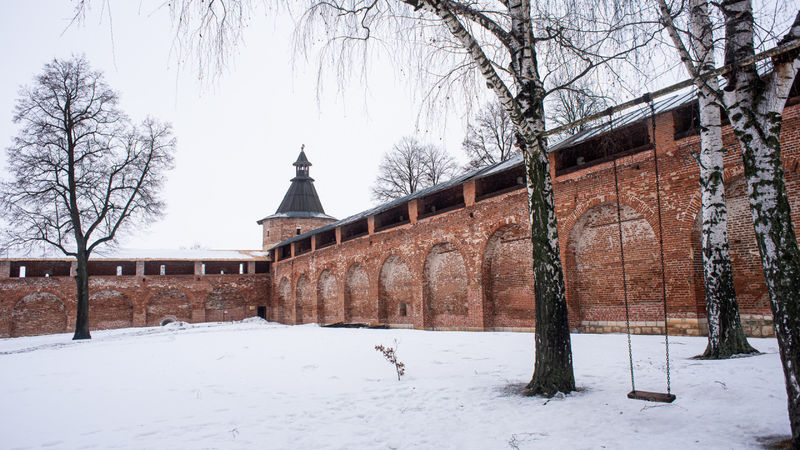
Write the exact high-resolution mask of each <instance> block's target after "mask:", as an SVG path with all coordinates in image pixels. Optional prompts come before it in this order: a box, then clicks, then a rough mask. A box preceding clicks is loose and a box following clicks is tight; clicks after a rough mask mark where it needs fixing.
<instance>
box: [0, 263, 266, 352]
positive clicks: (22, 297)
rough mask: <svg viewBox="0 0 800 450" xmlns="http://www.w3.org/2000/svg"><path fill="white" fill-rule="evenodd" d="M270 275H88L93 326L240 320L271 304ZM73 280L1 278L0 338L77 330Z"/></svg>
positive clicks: (91, 322)
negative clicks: (258, 308) (225, 312)
mask: <svg viewBox="0 0 800 450" xmlns="http://www.w3.org/2000/svg"><path fill="white" fill-rule="evenodd" d="M269 285H271V281H270V276H269V274H244V275H239V274H233V275H162V276H159V275H153V276H140V275H131V276H96V277H91V278H90V279H89V326H90V328H91V329H93V330H99V329H107V328H118V327H125V326H150V325H160V324H161V323H162V322H163V321H164V320H165V319H171V320H183V321H187V322H205V321H215V320H223V311H228V312H227V314H224V320H239V319H242V318H245V317H252V316H255V315H256V314H257V307H258V306H267V305H268V300H269V294H270V292H269V290H268V289H267V287H268V286H269ZM75 297H76V286H75V280H74V279H72V278H70V277H67V276H63V277H61V276H53V277H26V278H3V279H0V337H13V336H24V335H36V334H48V333H60V332H66V331H72V330H74V329H75V315H76V309H77V306H76V299H75Z"/></svg>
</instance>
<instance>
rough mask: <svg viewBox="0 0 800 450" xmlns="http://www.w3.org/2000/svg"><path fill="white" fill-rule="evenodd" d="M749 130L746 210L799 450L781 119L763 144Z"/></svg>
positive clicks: (799, 356) (798, 307)
mask: <svg viewBox="0 0 800 450" xmlns="http://www.w3.org/2000/svg"><path fill="white" fill-rule="evenodd" d="M752 128H753V127H752V126H750V127H748V128H745V129H744V131H741V132H737V134H739V136H740V139H739V141H740V143H741V144H742V153H743V159H744V170H745V176H746V177H747V189H748V192H749V194H750V211H751V212H752V214H753V223H754V224H755V232H756V241H757V243H758V249H759V252H760V253H761V263H762V265H763V267H764V279H765V280H766V283H767V292H768V293H769V299H770V306H771V308H772V316H773V320H774V326H775V335H776V336H777V338H778V347H779V349H780V355H781V362H782V364H783V372H784V376H785V378H786V393H787V395H788V400H789V421H790V423H791V426H792V446H793V448H800V384H798V380H800V346H799V345H798V343H800V249H798V246H797V238H796V236H795V232H794V227H793V226H792V218H791V211H790V209H789V199H788V197H787V196H786V184H785V183H784V178H783V167H782V166H781V158H780V145H779V141H778V136H779V135H780V118H774V117H773V118H772V123H770V124H768V125H767V126H766V127H764V128H765V129H764V130H760V131H761V132H762V133H765V134H767V135H768V136H769V137H768V140H767V141H766V142H765V141H762V140H761V139H759V138H758V137H757V133H754V131H755V130H753V129H752Z"/></svg>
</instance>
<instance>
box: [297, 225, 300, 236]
mask: <svg viewBox="0 0 800 450" xmlns="http://www.w3.org/2000/svg"><path fill="white" fill-rule="evenodd" d="M296 231H297V235H298V236H300V227H297V230H296Z"/></svg>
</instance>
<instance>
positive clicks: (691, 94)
mask: <svg viewBox="0 0 800 450" xmlns="http://www.w3.org/2000/svg"><path fill="white" fill-rule="evenodd" d="M696 98H697V93H696V91H695V90H694V89H693V88H692V89H687V90H686V91H685V92H679V93H677V94H674V95H671V96H669V97H666V98H664V99H662V100H659V101H654V102H653V103H652V111H654V112H655V115H659V114H663V113H665V112H668V111H672V110H675V109H677V108H679V107H681V106H684V105H687V104H689V103H691V102H693V101H695V100H696ZM650 116H651V106H650V104H643V105H638V106H634V107H632V108H630V109H628V110H625V111H624V112H621V113H618V114H615V115H613V116H612V117H611V119H606V120H602V121H601V120H598V121H596V122H593V123H590V126H588V127H587V128H586V129H584V130H583V131H581V132H579V133H576V134H575V135H572V136H569V137H567V138H564V139H563V140H561V141H559V142H558V143H556V144H554V145H551V146H550V147H549V148H548V153H556V152H558V151H561V150H566V149H568V148H571V147H574V146H576V145H578V144H580V143H583V142H586V141H588V140H590V139H593V138H595V137H598V136H601V135H603V134H604V133H607V132H609V131H611V130H612V128H613V129H620V128H623V127H626V126H628V125H633V124H634V123H637V122H641V121H643V120H645V119H648V118H649V117H650ZM521 164H522V155H519V154H518V155H515V156H512V157H511V158H509V159H507V160H505V161H502V162H499V163H496V164H493V165H491V166H487V167H481V168H479V169H475V170H472V171H470V172H467V173H465V174H463V175H460V176H457V177H455V178H453V179H451V180H448V181H445V182H443V183H439V184H437V185H435V186H431V187H428V188H425V189H422V190H419V191H417V192H414V193H413V194H410V195H407V196H405V197H402V198H399V199H397V200H393V201H391V202H388V203H383V204H381V205H378V206H375V207H374V208H371V209H368V210H366V211H362V212H360V213H358V214H353V215H352V216H350V217H346V218H344V219H342V220H339V221H336V222H332V223H330V224H328V225H325V226H323V227H320V228H316V229H314V230H311V231H308V232H305V233H303V234H300V235H298V236H292V237H291V238H289V239H286V240H284V241H281V242H279V243H277V244H275V245H274V246H273V247H272V248H270V249H269V250H272V249H275V248H278V247H282V246H284V245H287V244H291V243H292V242H297V241H301V240H303V239H306V238H308V237H310V236H313V235H315V234H318V233H321V232H324V231H327V230H332V229H335V228H336V227H340V226H342V225H347V224H350V223H353V222H357V221H359V220H362V219H365V218H367V217H369V216H372V215H375V214H378V213H381V212H383V211H387V210H389V209H392V208H394V207H395V206H398V205H401V204H403V203H406V202H409V201H411V200H413V199H416V198H421V197H424V196H427V195H429V194H432V193H434V192H439V191H443V190H445V189H448V188H451V187H453V186H456V185H459V184H461V183H463V182H465V181H469V180H477V179H481V178H484V177H487V176H489V175H493V174H495V173H499V172H503V171H506V170H510V169H513V168H515V167H517V166H519V165H521Z"/></svg>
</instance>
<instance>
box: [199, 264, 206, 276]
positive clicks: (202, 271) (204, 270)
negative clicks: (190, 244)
mask: <svg viewBox="0 0 800 450" xmlns="http://www.w3.org/2000/svg"><path fill="white" fill-rule="evenodd" d="M200 274H202V275H205V274H206V265H205V264H200Z"/></svg>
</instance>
